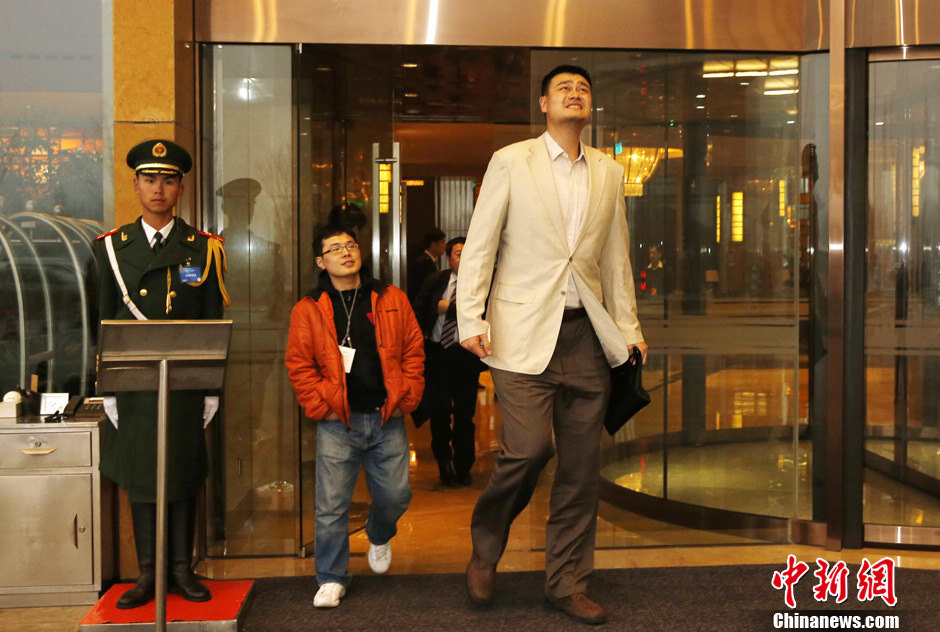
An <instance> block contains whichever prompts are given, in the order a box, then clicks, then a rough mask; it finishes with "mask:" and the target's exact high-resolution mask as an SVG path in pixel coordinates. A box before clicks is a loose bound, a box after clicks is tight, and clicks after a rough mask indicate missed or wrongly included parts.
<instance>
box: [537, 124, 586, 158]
mask: <svg viewBox="0 0 940 632" xmlns="http://www.w3.org/2000/svg"><path fill="white" fill-rule="evenodd" d="M542 136H544V137H545V146H546V147H548V155H549V157H550V158H551V159H552V162H554V161H555V159H556V158H558V156H560V155H562V154H564V153H565V150H564V149H562V148H561V145H559V144H558V143H557V142H556V141H555V139H554V138H552V135H551V134H549V133H548V132H547V131H546V132H545V133H544V134H542ZM582 159H584V146H583V145H582V144H581V143H580V142H578V157H577V158H576V159H575V160H572V161H571V162H577V161H578V160H582ZM569 160H570V158H569Z"/></svg>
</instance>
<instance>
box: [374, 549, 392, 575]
mask: <svg viewBox="0 0 940 632" xmlns="http://www.w3.org/2000/svg"><path fill="white" fill-rule="evenodd" d="M391 564H392V545H391V544H389V543H388V542H386V543H385V544H372V543H371V542H370V543H369V568H371V569H372V572H373V573H378V574H379V575H381V574H382V573H384V572H385V571H387V570H388V567H389V566H390V565H391Z"/></svg>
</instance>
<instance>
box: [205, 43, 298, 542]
mask: <svg viewBox="0 0 940 632" xmlns="http://www.w3.org/2000/svg"><path fill="white" fill-rule="evenodd" d="M291 57H292V56H291V48H290V47H289V46H242V45H212V46H207V47H205V48H204V49H203V73H204V76H206V77H207V78H211V79H209V80H207V81H206V82H205V83H206V85H207V86H209V87H211V92H209V93H208V94H206V95H205V97H204V100H203V103H204V107H205V116H204V120H205V121H207V125H206V128H205V131H206V137H205V138H204V144H203V147H204V151H203V155H204V156H211V157H212V162H211V164H207V165H204V169H203V174H204V178H205V187H204V189H203V191H204V195H205V198H204V202H203V208H204V209H205V210H206V226H207V228H208V229H209V230H211V231H212V232H215V233H218V234H219V235H221V236H222V237H224V238H225V249H226V256H227V260H228V261H227V263H228V274H227V276H226V286H227V288H228V292H229V295H230V296H231V299H232V304H231V306H230V307H228V308H227V309H226V313H225V316H226V318H231V319H233V320H234V330H233V333H232V343H231V348H230V353H229V363H228V370H227V372H226V384H225V398H224V403H223V409H222V413H223V414H222V415H220V416H219V417H218V418H217V419H216V420H215V421H214V422H213V423H212V424H211V425H210V426H209V432H210V446H211V448H210V449H212V450H213V451H215V453H216V455H214V458H213V460H212V462H213V463H215V464H217V468H218V469H217V470H216V471H214V472H213V475H212V476H211V478H210V483H209V486H208V488H207V489H208V493H207V498H208V502H207V508H208V510H207V519H208V520H209V528H208V531H207V533H208V538H207V542H208V547H207V548H208V552H209V554H210V555H280V554H293V553H296V551H297V548H298V544H297V540H298V533H297V531H298V520H297V516H298V508H299V504H300V499H299V493H300V481H299V478H298V472H297V460H296V454H297V452H296V450H297V447H296V446H297V405H296V402H295V400H294V394H293V391H292V390H291V387H290V384H289V383H288V381H287V372H286V370H285V368H284V350H285V347H286V344H287V326H286V323H287V322H288V321H289V318H290V309H291V306H292V305H293V304H294V302H295V300H296V287H297V280H296V278H295V269H296V264H295V261H296V258H297V250H296V245H295V244H296V228H295V226H296V214H295V211H294V208H295V203H294V193H293V191H294V169H295V162H294V151H295V150H294V140H293V138H294V125H293V108H292V96H293V95H292V78H291Z"/></svg>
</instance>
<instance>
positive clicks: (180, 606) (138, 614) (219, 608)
mask: <svg viewBox="0 0 940 632" xmlns="http://www.w3.org/2000/svg"><path fill="white" fill-rule="evenodd" d="M203 583H204V584H205V585H206V587H207V588H208V589H209V592H211V593H212V599H210V600H209V601H206V602H203V603H193V602H191V601H186V600H185V599H183V598H182V597H180V596H179V595H175V594H172V593H168V594H167V596H166V620H167V621H231V620H233V619H234V618H235V616H236V615H237V614H238V611H239V610H240V609H241V607H242V603H243V602H244V601H245V598H246V597H247V596H248V591H250V590H251V586H252V584H254V582H253V581H250V580H246V581H212V580H206V581H204V582H203ZM133 586H134V585H133V584H115V585H114V586H112V587H111V590H109V591H108V592H106V593H105V594H104V596H103V597H102V598H101V599H99V600H98V603H96V604H95V606H94V607H93V608H92V609H91V611H90V612H89V613H88V614H86V615H85V618H83V619H82V620H81V622H80V625H93V624H101V623H148V622H152V621H153V618H154V614H155V612H156V606H155V605H154V602H153V601H151V602H150V603H148V604H147V605H146V606H141V607H140V608H133V609H131V610H118V608H117V606H116V604H117V600H118V598H119V597H120V596H121V595H123V594H124V593H125V592H127V591H128V590H130V589H131V588H132V587H133Z"/></svg>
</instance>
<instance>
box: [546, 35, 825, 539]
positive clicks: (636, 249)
mask: <svg viewBox="0 0 940 632" xmlns="http://www.w3.org/2000/svg"><path fill="white" fill-rule="evenodd" d="M575 57H576V58H577V60H575ZM564 62H573V63H579V64H581V65H586V66H587V67H588V68H590V69H591V70H592V76H593V80H594V84H593V93H594V95H593V96H594V105H595V112H594V116H593V119H592V120H593V124H592V127H591V128H590V129H589V130H587V131H586V132H585V137H584V138H583V140H584V141H585V142H589V143H591V144H593V145H594V146H595V147H598V148H600V149H602V150H603V151H605V152H606V153H607V154H608V155H610V156H612V157H613V158H614V159H615V160H618V161H620V162H621V163H622V164H624V167H625V171H626V172H627V175H626V177H625V182H624V195H625V201H626V207H627V220H628V224H629V226H630V232H631V236H630V237H631V258H632V261H631V263H632V268H633V270H632V272H633V275H634V283H635V288H636V291H637V297H638V301H639V310H640V320H641V323H642V326H643V331H644V334H645V336H646V338H647V341H648V342H649V343H650V347H651V350H652V356H651V358H650V361H649V363H648V364H647V366H646V368H645V370H644V381H645V384H646V385H647V388H648V390H650V392H651V394H652V395H653V404H652V405H651V406H649V407H647V408H646V409H644V410H643V411H641V412H640V413H639V414H638V415H637V417H636V418H635V419H634V420H632V421H631V422H629V423H628V424H627V426H626V427H625V428H624V429H623V430H621V431H620V432H619V433H618V434H617V435H616V436H615V437H612V438H610V439H605V442H604V449H605V455H606V462H605V466H604V469H603V477H604V478H605V479H607V480H608V481H610V482H612V483H614V484H615V485H618V486H620V487H624V488H626V489H629V490H633V491H637V492H640V493H643V494H646V495H650V496H654V497H659V498H665V499H669V500H676V501H682V502H685V503H690V504H693V505H702V506H706V507H714V508H719V509H729V510H734V511H740V512H745V513H752V514H760V515H766V516H776V517H785V518H796V517H801V518H809V517H810V514H811V507H810V500H811V497H812V495H811V491H810V489H811V462H810V461H811V459H810V456H809V455H810V454H811V450H810V448H809V444H808V442H807V441H806V440H805V439H804V440H802V441H801V440H800V430H801V426H800V424H799V419H800V416H799V409H800V406H799V404H798V402H799V401H800V398H799V390H800V384H799V382H800V377H799V375H800V374H799V362H798V360H799V328H798V322H799V305H800V298H801V297H800V278H799V262H800V256H799V245H800V242H801V239H800V238H801V236H803V237H804V241H805V234H802V235H801V233H805V232H806V231H808V222H807V221H806V220H808V217H806V209H805V207H802V208H801V206H800V204H799V199H798V195H797V194H798V191H799V177H800V138H799V133H798V127H799V126H798V125H796V124H795V123H796V120H797V118H798V98H799V97H798V94H799V85H800V80H801V77H800V70H799V63H798V59H797V58H796V57H794V56H784V55H770V54H766V55H760V56H755V55H753V54H752V55H732V54H711V53H707V54H703V53H655V52H585V51H576V52H571V51H569V52H559V51H539V52H536V53H534V54H533V61H532V68H533V76H535V75H539V74H540V73H541V72H544V71H547V70H548V69H549V68H551V67H552V66H554V65H555V64H557V63H564ZM540 122H541V121H540V120H538V119H537V118H536V117H534V116H533V119H532V123H533V124H536V123H540ZM804 298H805V297H804ZM804 379H805V378H804ZM804 418H805V417H804ZM803 434H805V426H804V427H803ZM533 532H535V531H534V530H533Z"/></svg>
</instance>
